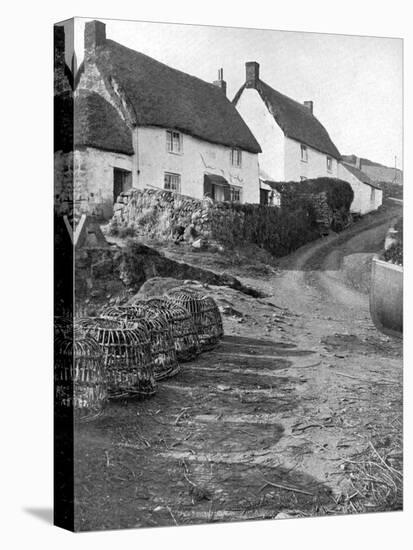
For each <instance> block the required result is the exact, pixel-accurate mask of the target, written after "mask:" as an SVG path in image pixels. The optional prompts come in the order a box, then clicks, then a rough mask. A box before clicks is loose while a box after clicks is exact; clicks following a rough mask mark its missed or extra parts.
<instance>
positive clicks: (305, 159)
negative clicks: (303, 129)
mask: <svg viewBox="0 0 413 550" xmlns="http://www.w3.org/2000/svg"><path fill="white" fill-rule="evenodd" d="M300 153H301V162H308V147H307V145H304V143H300Z"/></svg>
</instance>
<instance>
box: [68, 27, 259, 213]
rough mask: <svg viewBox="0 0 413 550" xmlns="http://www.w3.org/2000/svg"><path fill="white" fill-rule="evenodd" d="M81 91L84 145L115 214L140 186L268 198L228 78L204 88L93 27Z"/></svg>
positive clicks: (80, 139) (107, 207)
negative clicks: (123, 195) (121, 198)
mask: <svg viewBox="0 0 413 550" xmlns="http://www.w3.org/2000/svg"><path fill="white" fill-rule="evenodd" d="M75 85H76V90H75V107H74V109H75V115H74V119H75V134H76V135H75V146H76V150H77V151H78V152H79V153H80V157H79V162H80V165H83V166H84V170H85V172H86V173H87V180H88V191H89V193H93V197H91V198H92V199H94V202H96V193H97V192H99V193H100V196H99V201H101V206H102V210H103V211H104V213H105V217H108V216H109V215H110V214H111V212H112V208H113V203H114V201H115V200H116V197H117V195H118V194H119V193H120V192H121V191H124V190H127V189H128V188H130V187H135V188H138V189H139V188H140V189H143V188H148V187H149V188H156V189H166V190H169V191H171V192H178V193H182V194H184V195H189V196H192V197H194V198H203V197H204V196H205V195H207V196H210V197H212V198H213V199H214V200H217V201H221V200H234V201H240V202H255V203H256V202H258V201H259V177H258V153H259V152H260V151H261V149H260V146H259V144H258V143H257V141H256V139H255V137H254V136H253V134H252V132H251V131H250V129H249V128H248V126H247V125H246V123H245V122H244V121H243V119H242V118H241V116H240V115H239V113H238V111H237V110H236V109H235V107H234V105H233V104H232V103H231V102H230V101H229V100H228V99H227V97H226V93H225V92H226V84H225V81H224V80H223V75H222V71H220V74H219V79H218V81H216V82H215V83H213V84H210V83H207V82H204V81H203V80H200V79H199V78H196V77H193V76H190V75H188V74H186V73H183V72H181V71H178V70H176V69H173V68H171V67H168V66H167V65H164V64H163V63H160V62H158V61H156V60H155V59H152V58H151V57H148V56H147V55H144V54H142V53H139V52H137V51H134V50H132V49H129V48H127V47H125V46H123V45H121V44H118V43H117V42H114V41H113V40H109V39H107V38H106V28H105V25H104V23H102V22H100V21H91V22H88V23H86V26H85V56H84V61H83V63H82V65H81V66H80V67H79V71H78V74H77V75H76V83H75ZM77 111H79V112H77ZM74 168H75V169H76V166H75V167H74ZM92 202H93V201H92Z"/></svg>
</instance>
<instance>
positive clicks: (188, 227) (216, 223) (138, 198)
mask: <svg viewBox="0 0 413 550" xmlns="http://www.w3.org/2000/svg"><path fill="white" fill-rule="evenodd" d="M108 230H109V232H110V233H111V234H112V235H119V236H123V237H137V238H139V236H145V237H147V238H152V239H162V240H184V241H187V242H189V243H192V244H193V246H199V247H202V246H203V245H207V244H209V245H213V246H220V245H224V246H227V247H233V246H242V245H243V244H244V243H250V244H255V245H258V246H260V247H262V248H264V249H265V250H267V251H268V252H270V253H272V254H275V255H279V256H282V255H284V254H288V253H289V252H291V250H294V249H296V248H298V247H299V246H301V245H302V244H304V243H305V242H308V241H310V240H313V239H315V238H317V236H319V235H320V232H319V228H318V226H317V223H316V220H315V218H314V216H312V214H311V212H310V209H307V210H306V209H305V208H303V207H300V208H298V209H295V210H291V211H290V210H288V209H285V210H283V209H280V208H277V207H268V206H262V205H244V204H236V203H229V202H218V203H216V202H213V201H212V200H211V199H209V198H204V199H203V200H198V199H193V198H191V197H186V196H182V195H177V194H174V193H170V192H168V191H157V190H152V189H151V190H149V189H145V190H142V191H141V190H137V189H131V190H129V191H127V192H125V193H122V194H121V195H120V196H119V198H118V201H117V203H116V204H115V208H114V216H113V218H112V220H111V221H110V223H109V227H108Z"/></svg>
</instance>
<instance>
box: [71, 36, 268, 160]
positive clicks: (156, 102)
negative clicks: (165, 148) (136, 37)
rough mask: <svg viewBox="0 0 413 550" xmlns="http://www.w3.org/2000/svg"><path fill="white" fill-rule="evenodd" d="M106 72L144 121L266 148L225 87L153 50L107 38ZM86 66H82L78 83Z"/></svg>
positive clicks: (254, 149) (99, 51)
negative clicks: (181, 68)
mask: <svg viewBox="0 0 413 550" xmlns="http://www.w3.org/2000/svg"><path fill="white" fill-rule="evenodd" d="M95 62H96V65H97V67H98V68H99V70H100V71H101V73H102V74H103V75H104V76H105V77H106V78H108V79H111V78H113V79H114V80H115V82H116V83H117V84H118V85H119V86H120V87H121V90H122V91H123V93H124V94H125V97H126V98H127V101H128V102H129V104H130V106H131V107H132V109H133V111H134V112H135V114H136V121H137V124H138V125H139V126H158V127H162V128H172V129H176V130H180V131H182V132H184V133H187V134H190V135H192V136H195V137H198V138H200V139H203V140H206V141H209V142H212V143H217V144H221V145H226V146H229V147H237V148H240V149H244V150H245V151H249V152H251V153H259V152H261V149H260V146H259V144H258V142H257V140H256V139H255V137H254V136H253V134H252V132H251V130H250V129H249V128H248V126H247V125H246V123H245V122H244V121H243V119H242V118H241V116H240V114H239V113H238V111H237V110H236V109H235V107H234V105H232V103H231V101H229V100H228V98H227V97H226V96H225V94H224V93H223V91H222V90H221V89H220V88H218V87H217V86H214V85H213V84H209V83H207V82H205V81H203V80H201V79H199V78H196V77H194V76H191V75H189V74H186V73H184V72H181V71H178V70H176V69H173V68H171V67H168V66H167V65H164V64H163V63H160V62H159V61H156V60H155V59H152V58H151V57H148V56H147V55H144V54H142V53H139V52H136V51H135V50H131V49H129V48H126V47H125V46H122V45H121V44H118V43H117V42H114V41H113V40H109V39H106V40H105V41H104V43H103V44H101V45H99V46H97V47H96V50H95ZM82 71H84V65H82V66H81V67H79V71H78V75H77V77H76V81H77V82H78V81H79V79H80V76H81V72H82Z"/></svg>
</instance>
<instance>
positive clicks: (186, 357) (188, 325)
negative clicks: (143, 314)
mask: <svg viewBox="0 0 413 550" xmlns="http://www.w3.org/2000/svg"><path fill="white" fill-rule="evenodd" d="M148 305H149V306H150V307H153V308H156V309H157V310H158V311H161V312H162V313H163V315H164V316H165V318H166V319H167V321H168V323H169V325H170V327H171V330H172V338H173V340H174V344H175V351H176V357H177V359H178V361H180V362H185V361H191V360H192V359H194V358H195V357H197V356H198V355H199V354H200V353H201V348H200V345H199V340H198V334H197V331H196V328H195V325H194V322H193V319H192V317H191V315H190V313H189V312H188V311H187V310H186V309H185V308H184V307H183V306H181V305H179V304H178V303H177V302H175V301H173V300H170V299H169V298H164V297H162V298H160V297H159V298H158V297H157V298H150V299H149V300H148Z"/></svg>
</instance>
